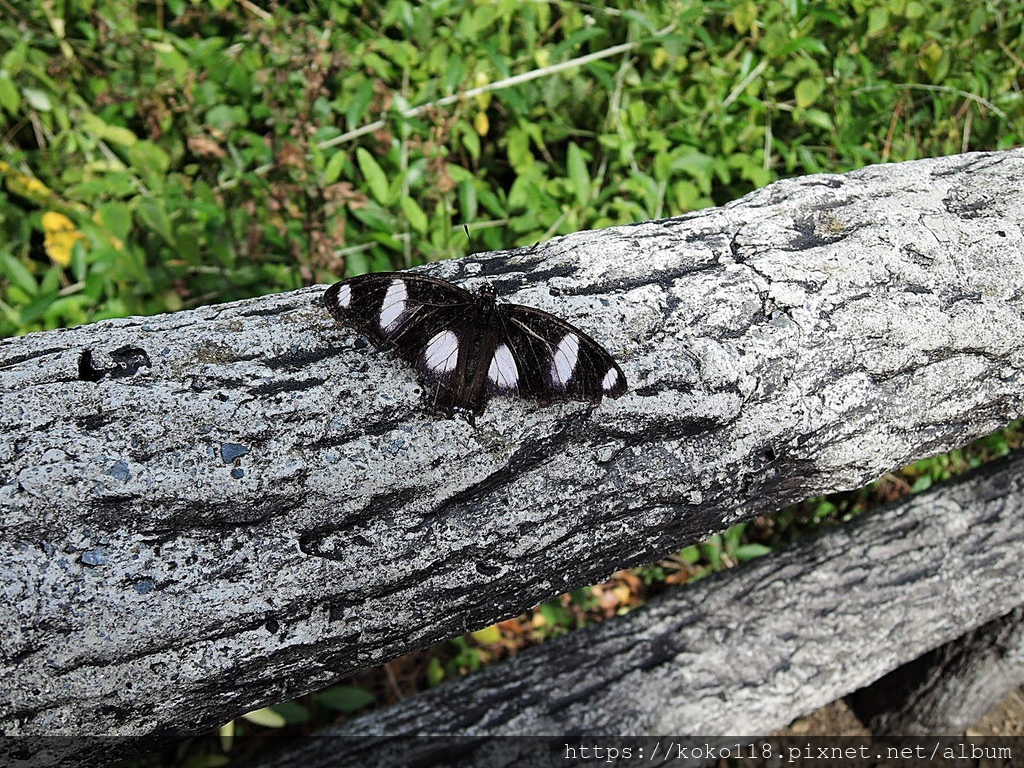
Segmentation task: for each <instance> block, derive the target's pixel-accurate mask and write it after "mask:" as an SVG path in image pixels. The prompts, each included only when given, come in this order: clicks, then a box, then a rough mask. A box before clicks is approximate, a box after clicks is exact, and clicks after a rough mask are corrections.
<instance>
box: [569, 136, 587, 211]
mask: <svg viewBox="0 0 1024 768" xmlns="http://www.w3.org/2000/svg"><path fill="white" fill-rule="evenodd" d="M567 170H568V172H569V184H570V186H571V187H572V190H573V192H574V193H575V195H576V202H577V203H578V204H579V206H580V207H581V208H585V207H586V206H587V205H588V204H589V202H590V173H589V172H588V171H587V161H586V160H585V159H584V158H583V151H582V150H581V149H580V148H579V146H578V145H577V144H576V142H574V141H573V142H570V143H569V160H568V168H567Z"/></svg>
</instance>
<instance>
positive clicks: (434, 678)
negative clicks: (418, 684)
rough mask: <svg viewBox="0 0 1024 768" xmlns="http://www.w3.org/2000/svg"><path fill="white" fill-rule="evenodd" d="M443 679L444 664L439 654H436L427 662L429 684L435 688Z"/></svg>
mask: <svg viewBox="0 0 1024 768" xmlns="http://www.w3.org/2000/svg"><path fill="white" fill-rule="evenodd" d="M443 680H444V665H442V664H441V662H440V660H439V659H438V658H437V656H434V657H432V658H431V659H430V662H429V663H428V664H427V684H428V685H429V686H430V687H431V688H433V687H434V686H435V685H439V684H440V683H441V681H443Z"/></svg>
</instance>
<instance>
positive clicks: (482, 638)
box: [471, 624, 501, 645]
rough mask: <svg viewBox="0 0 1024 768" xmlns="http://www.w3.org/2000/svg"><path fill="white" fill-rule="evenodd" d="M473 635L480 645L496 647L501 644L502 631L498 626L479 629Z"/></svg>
mask: <svg viewBox="0 0 1024 768" xmlns="http://www.w3.org/2000/svg"><path fill="white" fill-rule="evenodd" d="M471 634H472V635H473V639H474V640H476V641H477V642H478V643H480V645H494V644H495V643H500V642H501V629H499V628H498V625H497V624H492V625H491V626H489V627H484V628H483V629H478V630H477V631H476V632H472V633H471Z"/></svg>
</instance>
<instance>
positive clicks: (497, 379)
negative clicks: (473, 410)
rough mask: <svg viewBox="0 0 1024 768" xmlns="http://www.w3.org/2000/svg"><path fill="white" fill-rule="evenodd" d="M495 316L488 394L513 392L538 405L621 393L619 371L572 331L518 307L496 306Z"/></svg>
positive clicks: (544, 315) (564, 324) (593, 344)
mask: <svg viewBox="0 0 1024 768" xmlns="http://www.w3.org/2000/svg"><path fill="white" fill-rule="evenodd" d="M497 312H498V318H499V325H500V327H501V333H500V334H499V336H500V338H499V339H498V342H497V344H496V346H495V349H494V353H493V357H492V359H491V362H490V369H489V377H488V378H489V381H490V384H491V388H492V391H495V392H505V391H515V392H518V393H519V394H520V395H521V396H523V397H530V398H533V399H536V400H539V401H541V402H542V403H548V402H553V401H556V400H585V401H589V402H592V403H599V402H601V399H602V398H603V397H612V398H615V397H619V396H620V395H621V394H623V393H624V392H625V391H626V377H625V375H624V374H623V373H622V369H621V368H619V366H618V364H617V363H616V362H615V360H613V359H612V356H611V355H609V354H608V352H606V351H605V349H604V347H602V346H601V345H600V344H598V343H597V342H596V341H594V340H593V339H592V338H590V337H589V336H588V335H587V334H585V333H584V332H583V331H581V330H580V329H579V328H577V327H576V326H574V325H572V324H570V323H567V322H565V321H564V320H560V319H559V318H557V317H555V316H554V315H549V314H548V313H547V312H542V311H541V310H539V309H534V308H533V307H526V306H523V305H521V304H500V305H498V307H497ZM512 382H514V384H515V386H514V387H513V386H510V383H512Z"/></svg>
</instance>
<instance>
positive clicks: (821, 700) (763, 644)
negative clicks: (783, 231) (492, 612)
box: [260, 453, 1024, 768]
mask: <svg viewBox="0 0 1024 768" xmlns="http://www.w3.org/2000/svg"><path fill="white" fill-rule="evenodd" d="M1022 513H1024V453H1018V454H1017V455H1016V456H1015V457H1014V458H1013V460H1012V461H1003V462H998V463H994V464H991V465H988V466H986V467H984V468H982V469H981V470H979V471H977V472H975V473H972V475H970V476H969V477H966V478H963V479H961V480H959V481H957V482H954V483H949V484H946V485H942V486H937V487H935V488H933V489H931V490H930V491H929V492H927V493H924V494H921V495H919V496H916V497H911V498H910V499H907V500H906V501H905V502H903V503H901V504H898V505H895V506H892V507H890V508H888V509H885V510H880V511H878V512H874V513H872V514H870V515H865V516H864V517H862V518H860V519H859V520H856V521H854V522H853V523H851V524H849V525H845V526H840V527H836V528H833V529H831V530H828V531H827V532H825V533H823V534H822V535H820V536H818V537H816V538H813V539H809V540H806V541H803V542H800V543H798V544H797V545H795V546H793V547H791V548H789V549H788V550H784V551H781V552H777V553H774V554H772V555H770V556H768V557H765V558H762V559H760V560H756V561H754V562H752V563H748V564H746V565H743V566H741V567H739V568H735V569H733V570H731V571H726V572H724V573H719V574H717V575H716V576H715V577H713V578H709V579H707V580H705V581H702V582H699V583H697V584H695V585H693V586H691V587H687V588H685V589H679V590H674V591H672V592H669V593H666V594H663V595H661V596H660V597H658V598H656V599H654V600H652V601H650V602H648V603H647V604H646V605H644V606H642V607H641V608H639V609H637V610H636V611H633V612H632V613H629V614H627V615H626V616H622V617H618V618H615V619H611V620H609V621H606V622H604V623H602V624H597V625H592V626H590V627H587V628H585V629H583V630H580V631H578V632H574V633H572V634H570V635H568V636H567V637H564V638H560V639H558V640H555V641H551V642H548V643H545V644H544V645H541V646H538V647H536V648H532V649H530V650H529V651H528V652H526V653H523V654H520V655H519V656H517V657H516V658H515V659H512V660H510V661H508V662H504V663H502V664H496V665H494V666H492V667H488V668H487V669H484V670H482V671H480V672H478V673H476V674H473V675H470V676H469V677H466V678H463V679H462V680H458V681H455V682H453V683H450V684H445V685H441V686H438V687H437V688H434V689H432V690H430V691H428V692H426V693H423V694H419V695H416V696H411V697H409V698H407V699H403V700H402V701H400V702H398V703H397V704H395V705H393V706H391V707H388V708H385V709H381V710H378V711H376V712H371V713H370V714H368V715H365V716H363V717H361V718H358V719H356V720H352V721H350V722H348V723H345V724H343V725H341V726H339V727H337V728H332V729H328V730H326V731H322V732H320V733H317V734H315V735H313V736H312V737H309V738H307V739H306V740H304V741H303V742H302V743H301V744H299V745H297V746H296V747H295V748H294V749H293V750H289V751H287V752H284V753H282V754H279V755H277V756H276V757H274V758H273V759H268V760H266V761H265V762H262V763H261V764H260V765H261V767H262V768H286V767H288V766H303V767H304V768H316V767H317V766H329V765H337V764H339V761H345V762H346V764H351V765H361V766H374V765H382V766H383V765H389V764H392V765H393V764H396V763H394V762H390V760H391V759H392V758H393V757H394V756H395V755H397V754H402V753H404V757H405V761H404V762H405V764H413V763H415V764H416V765H419V766H427V765H434V764H436V765H439V766H443V765H452V764H459V765H462V764H465V765H492V766H500V765H506V764H508V765H514V764H515V759H514V758H515V757H516V756H515V754H514V753H513V754H511V755H509V757H510V758H512V759H510V760H509V761H508V762H505V761H503V760H502V754H501V751H500V750H497V751H496V752H491V751H488V753H487V759H486V760H483V759H481V755H480V754H478V753H476V752H475V750H477V749H480V748H484V749H489V748H490V747H491V746H492V744H490V743H489V742H487V741H481V742H479V743H474V742H473V741H472V739H471V738H467V742H466V743H464V744H463V745H462V751H463V752H464V753H465V754H464V755H463V758H464V760H465V762H464V763H460V762H458V761H454V762H453V761H452V760H451V755H450V754H448V753H447V752H446V750H447V748H448V747H450V746H451V741H452V739H434V740H428V739H422V738H420V739H414V738H410V737H411V736H413V735H418V734H431V735H438V734H447V735H454V736H459V737H473V736H481V735H486V736H490V737H495V736H508V735H514V734H534V735H554V736H565V735H570V734H571V736H569V738H567V741H568V742H569V743H573V744H575V743H579V744H593V743H597V744H601V743H602V741H601V740H602V738H604V739H607V737H610V736H615V735H616V734H620V735H628V736H640V735H646V734H649V735H661V736H666V735H668V736H687V735H712V736H717V735H726V734H731V735H741V736H763V735H767V734H769V733H771V732H773V731H776V730H778V729H779V728H782V727H784V726H785V725H787V724H788V723H789V722H790V721H792V720H793V719H794V718H796V717H799V716H801V715H804V714H806V713H808V712H810V711H812V710H814V709H817V708H818V707H820V706H822V705H824V704H826V703H828V702H830V701H834V700H835V699H837V698H840V697H841V696H843V695H844V694H847V693H850V692H851V691H854V690H856V689H858V688H860V687H862V686H864V685H866V684H867V683H869V682H871V681H874V680H876V679H877V678H879V677H880V676H882V675H883V674H885V673H886V672H888V671H890V670H892V669H894V668H896V667H899V666H900V665H901V664H903V663H904V662H905V661H906V660H908V659H912V658H915V657H917V656H919V655H920V654H921V653H923V652H924V651H927V650H929V649H931V648H934V647H935V646H937V645H941V644H942V643H944V642H946V641H948V640H952V639H953V638H956V637H958V636H959V635H960V634H961V633H963V632H964V631H965V630H968V629H970V628H972V627H977V626H979V625H981V624H983V623H984V622H987V621H989V620H991V619H992V618H993V617H996V616H999V615H1001V614H1004V613H1006V612H1007V611H1008V610H1011V609H1013V608H1015V607H1016V606H1020V605H1022V604H1024V583H1022V582H1021V580H1020V555H1021V552H1022V550H1024V514H1022ZM604 743H605V744H606V745H607V741H605V742H604ZM417 750H418V753H417ZM435 755H436V757H435ZM552 764H557V761H555V762H553V763H552Z"/></svg>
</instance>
